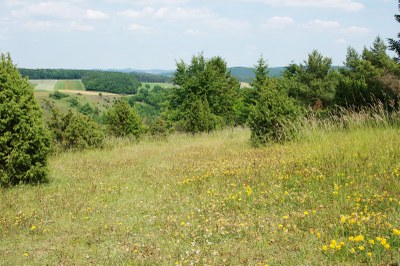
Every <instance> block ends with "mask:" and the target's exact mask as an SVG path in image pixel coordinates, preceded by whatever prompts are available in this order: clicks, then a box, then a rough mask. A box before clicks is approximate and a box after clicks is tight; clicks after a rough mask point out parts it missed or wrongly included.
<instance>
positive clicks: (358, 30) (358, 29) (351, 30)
mask: <svg viewBox="0 0 400 266" xmlns="http://www.w3.org/2000/svg"><path fill="white" fill-rule="evenodd" d="M343 32H344V33H347V34H360V35H363V34H367V33H369V29H368V28H365V27H357V26H351V27H348V28H345V29H343Z"/></svg>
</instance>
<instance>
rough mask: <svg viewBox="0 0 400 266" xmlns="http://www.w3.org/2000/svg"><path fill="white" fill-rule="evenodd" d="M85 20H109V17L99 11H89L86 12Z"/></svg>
mask: <svg viewBox="0 0 400 266" xmlns="http://www.w3.org/2000/svg"><path fill="white" fill-rule="evenodd" d="M85 18H87V19H107V18H108V15H107V14H106V13H104V12H101V11H98V10H91V9H88V10H86V12H85Z"/></svg>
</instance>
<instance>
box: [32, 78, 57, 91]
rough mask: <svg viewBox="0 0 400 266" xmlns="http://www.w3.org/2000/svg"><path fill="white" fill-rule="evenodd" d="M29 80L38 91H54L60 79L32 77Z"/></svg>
mask: <svg viewBox="0 0 400 266" xmlns="http://www.w3.org/2000/svg"><path fill="white" fill-rule="evenodd" d="M29 82H30V83H31V84H32V85H33V86H34V87H35V90H36V91H53V90H54V87H55V85H56V83H57V82H58V80H56V79H31V80H29Z"/></svg>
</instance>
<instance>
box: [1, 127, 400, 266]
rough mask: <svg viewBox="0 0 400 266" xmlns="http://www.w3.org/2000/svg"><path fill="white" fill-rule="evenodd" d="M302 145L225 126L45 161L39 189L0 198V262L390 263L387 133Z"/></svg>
mask: <svg viewBox="0 0 400 266" xmlns="http://www.w3.org/2000/svg"><path fill="white" fill-rule="evenodd" d="M313 135H314V136H317V137H315V138H314V137H313ZM313 135H312V134H311V133H310V135H307V136H306V139H305V140H302V141H298V142H291V143H287V144H284V145H270V146H267V147H265V148H259V149H255V148H252V147H251V146H250V144H249V138H250V132H249V131H248V130H246V129H230V130H225V131H221V132H216V133H213V134H204V135H197V136H188V135H178V134H177V135H173V136H170V137H169V138H168V140H167V141H166V142H151V141H143V142H141V143H139V144H137V143H131V142H129V141H127V140H123V139H110V140H109V141H108V144H107V145H106V148H105V149H103V150H93V151H85V152H76V153H62V154H59V155H57V156H53V157H52V158H51V159H50V169H51V182H50V183H49V184H48V185H42V186H19V187H16V188H11V189H0V195H1V196H0V199H1V204H0V213H1V216H0V254H2V263H4V264H6V265H24V264H33V265H35V264H45V265H47V264H49V265H52V264H64V265H83V264H100V265H104V264H108V265H119V264H128V265H159V264H165V265H172V264H181V265H186V264H187V265H197V264H199V265H204V264H207V265H258V264H260V265H265V264H269V265H360V264H365V265H368V264H371V265H387V264H389V263H394V262H399V261H400V250H399V247H400V236H399V235H398V233H399V232H398V231H396V230H400V221H399V219H398V217H400V138H399V137H398V136H399V130H398V129H393V128H388V127H386V128H383V127H381V128H355V129H352V130H347V131H346V130H342V131H340V132H335V131H315V132H314V133H313Z"/></svg>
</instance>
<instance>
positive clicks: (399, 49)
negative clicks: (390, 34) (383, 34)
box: [388, 0, 400, 62]
mask: <svg viewBox="0 0 400 266" xmlns="http://www.w3.org/2000/svg"><path fill="white" fill-rule="evenodd" d="M398 7H399V10H400V0H399V5H398ZM394 17H395V19H396V21H397V22H399V23H400V15H398V14H396V15H394ZM397 38H399V39H400V32H399V33H398V34H397ZM388 42H389V49H390V50H392V51H394V52H395V53H396V54H397V58H396V59H397V61H398V62H400V40H394V39H391V38H389V39H388Z"/></svg>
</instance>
